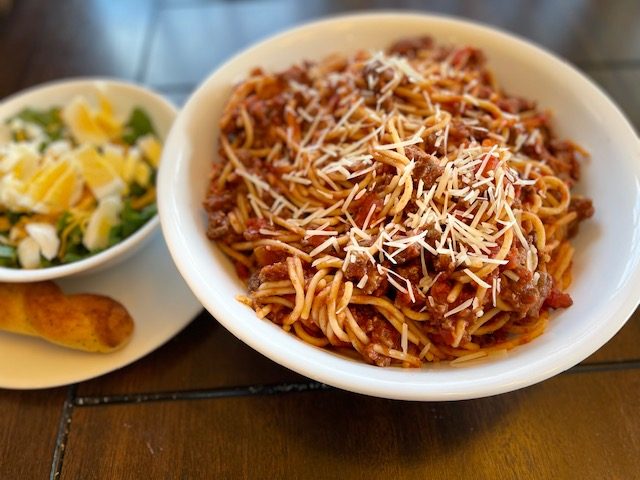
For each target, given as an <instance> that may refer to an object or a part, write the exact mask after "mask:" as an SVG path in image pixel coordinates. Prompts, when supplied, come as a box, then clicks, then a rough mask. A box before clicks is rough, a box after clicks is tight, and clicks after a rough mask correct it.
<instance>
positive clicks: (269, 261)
mask: <svg viewBox="0 0 640 480" xmlns="http://www.w3.org/2000/svg"><path fill="white" fill-rule="evenodd" d="M253 253H254V256H255V259H256V263H257V264H258V265H260V266H265V265H273V264H274V263H279V262H284V261H285V260H286V258H287V257H288V256H289V254H288V253H287V252H286V250H283V249H281V248H278V247H273V246H271V245H260V246H257V247H256V248H255V250H254V251H253Z"/></svg>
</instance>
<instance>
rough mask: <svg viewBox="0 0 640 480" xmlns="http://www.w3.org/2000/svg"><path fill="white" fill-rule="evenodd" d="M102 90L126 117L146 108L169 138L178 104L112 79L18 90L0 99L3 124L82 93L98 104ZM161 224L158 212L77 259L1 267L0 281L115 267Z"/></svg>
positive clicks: (160, 132) (33, 279) (62, 103)
mask: <svg viewBox="0 0 640 480" xmlns="http://www.w3.org/2000/svg"><path fill="white" fill-rule="evenodd" d="M98 93H102V94H104V95H105V96H106V97H107V98H108V99H109V101H110V102H111V104H112V105H113V109H114V113H115V114H116V115H117V116H124V117H126V116H127V115H128V114H129V112H131V111H132V110H133V109H134V108H135V107H140V108H142V109H143V110H144V111H145V112H147V114H148V115H149V117H150V118H151V121H152V122H153V125H154V127H155V129H156V131H157V134H158V136H159V137H160V140H162V141H164V139H166V137H167V135H168V133H169V129H170V128H171V125H172V123H173V121H174V120H175V118H176V115H177V109H176V107H175V106H174V105H173V104H171V103H170V102H169V101H168V100H166V99H165V98H163V97H162V96H161V95H159V94H157V93H155V92H153V91H151V90H149V89H147V88H144V87H141V86H139V85H134V84H132V83H127V82H123V81H119V80H113V79H109V78H78V79H69V80H59V81H54V82H51V83H47V84H44V85H40V86H36V87H32V88H29V89H27V90H24V91H22V92H18V93H16V94H14V95H11V96H10V97H7V98H5V99H4V100H2V102H0V123H3V124H4V122H5V121H6V120H7V119H8V118H11V117H12V116H14V115H16V114H17V113H19V112H20V111H22V110H23V109H25V108H36V109H39V108H42V109H44V108H51V107H54V106H60V107H64V106H65V105H66V104H68V103H69V102H70V101H71V100H73V99H74V98H75V97H76V96H78V95H80V96H83V97H85V98H87V100H88V101H89V102H92V103H95V102H96V101H97V98H98V97H97V95H98ZM2 128H4V126H3V127H2ZM159 223H160V221H159V218H158V215H155V216H154V217H153V218H152V219H150V220H149V221H148V222H147V223H146V224H145V225H143V226H142V227H141V228H140V229H139V230H137V231H136V232H135V233H134V234H132V235H131V236H129V237H127V238H126V239H124V240H123V241H121V242H119V243H117V244H116V245H114V246H112V247H110V248H108V249H106V250H104V251H102V252H100V253H97V254H95V255H93V256H91V257H88V258H85V259H83V260H79V261H77V262H73V263H68V264H65V265H59V266H54V267H47V268H40V269H14V268H4V267H0V282H19V283H26V282H37V281H43V280H52V279H55V278H62V277H66V276H69V275H78V274H84V273H88V272H92V273H93V272H95V271H97V270H99V269H103V268H107V267H111V266H114V265H116V264H117V263H119V262H121V261H123V260H125V259H126V258H128V257H129V256H130V255H132V254H134V253H135V252H136V251H137V250H138V249H139V248H140V247H142V246H143V245H145V243H146V242H147V241H148V240H150V239H151V238H152V236H153V233H154V232H155V231H156V230H157V228H158V225H159Z"/></svg>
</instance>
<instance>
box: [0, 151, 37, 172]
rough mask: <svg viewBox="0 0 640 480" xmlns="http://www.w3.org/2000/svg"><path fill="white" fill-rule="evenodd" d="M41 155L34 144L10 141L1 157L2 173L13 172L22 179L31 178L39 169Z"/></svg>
mask: <svg viewBox="0 0 640 480" xmlns="http://www.w3.org/2000/svg"><path fill="white" fill-rule="evenodd" d="M39 161H40V156H39V155H38V151H37V150H36V148H35V147H34V146H33V145H30V144H21V143H10V144H9V145H8V146H7V149H6V152H5V155H4V156H3V157H2V158H1V159H0V173H5V174H13V176H14V177H15V178H16V179H18V180H20V181H27V180H29V179H30V178H31V177H32V176H33V175H34V174H35V173H36V170H37V169H38V163H39Z"/></svg>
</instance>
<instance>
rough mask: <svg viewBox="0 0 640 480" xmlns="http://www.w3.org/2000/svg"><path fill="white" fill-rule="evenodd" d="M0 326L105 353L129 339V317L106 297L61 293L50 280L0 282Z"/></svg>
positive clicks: (122, 308)
mask: <svg viewBox="0 0 640 480" xmlns="http://www.w3.org/2000/svg"><path fill="white" fill-rule="evenodd" d="M0 330H6V331H9V332H13V333H19V334H23V335H31V336H34V337H40V338H42V339H44V340H47V341H49V342H52V343H55V344H58V345H61V346H64V347H69V348H74V349H77V350H84V351H87V352H101V353H107V352H112V351H114V350H118V349H119V348H122V347H123V346H124V345H125V344H126V343H127V342H128V341H129V339H130V338H131V334H132V333H133V319H132V318H131V316H130V315H129V312H127V310H126V309H125V308H124V307H123V306H122V305H121V304H120V303H118V302H116V301H115V300H113V299H111V298H109V297H104V296H101V295H88V294H79V295H65V294H64V293H62V290H60V288H59V287H58V286H57V285H56V284H54V283H53V282H39V283H0Z"/></svg>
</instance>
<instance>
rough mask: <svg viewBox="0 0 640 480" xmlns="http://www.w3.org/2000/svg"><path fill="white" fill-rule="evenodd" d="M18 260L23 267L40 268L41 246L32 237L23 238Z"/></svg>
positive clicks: (18, 250)
mask: <svg viewBox="0 0 640 480" xmlns="http://www.w3.org/2000/svg"><path fill="white" fill-rule="evenodd" d="M17 252H18V261H19V262H20V265H21V266H22V268H38V267H39V266H40V246H39V245H38V242H36V241H35V240H34V239H33V238H31V237H25V238H23V239H22V240H21V241H20V243H19V244H18V249H17Z"/></svg>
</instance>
